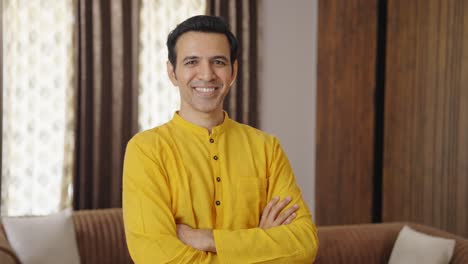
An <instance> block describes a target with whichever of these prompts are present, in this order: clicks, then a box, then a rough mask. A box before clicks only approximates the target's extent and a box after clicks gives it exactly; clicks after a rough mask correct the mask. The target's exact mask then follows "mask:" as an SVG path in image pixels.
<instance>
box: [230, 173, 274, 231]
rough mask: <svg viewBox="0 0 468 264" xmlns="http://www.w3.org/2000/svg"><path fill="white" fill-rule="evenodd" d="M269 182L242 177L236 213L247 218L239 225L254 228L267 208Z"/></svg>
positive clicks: (256, 178) (237, 194)
mask: <svg viewBox="0 0 468 264" xmlns="http://www.w3.org/2000/svg"><path fill="white" fill-rule="evenodd" d="M266 196H267V181H266V179H264V178H258V177H241V178H239V180H238V181H237V188H236V206H235V208H236V211H237V212H238V213H239V214H240V215H243V216H245V217H243V218H242V219H239V220H240V221H241V223H238V224H240V225H241V227H243V228H254V227H257V226H258V224H259V223H260V216H261V214H262V211H263V208H265V206H266V198H267V197H266Z"/></svg>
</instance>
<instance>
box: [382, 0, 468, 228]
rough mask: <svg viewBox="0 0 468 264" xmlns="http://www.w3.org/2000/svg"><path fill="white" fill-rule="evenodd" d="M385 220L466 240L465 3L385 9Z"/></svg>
mask: <svg viewBox="0 0 468 264" xmlns="http://www.w3.org/2000/svg"><path fill="white" fill-rule="evenodd" d="M386 69H387V71H386V84H385V87H386V94H385V133H384V162H383V220H384V221H415V222H419V223H423V224H427V225H431V226H435V227H437V228H441V229H445V230H447V231H450V232H453V233H456V234H458V235H462V236H465V237H466V236H468V213H467V208H468V179H467V177H468V1H466V0H447V1H439V0H415V1H404V0H392V1H389V7H388V37H387V60H386Z"/></svg>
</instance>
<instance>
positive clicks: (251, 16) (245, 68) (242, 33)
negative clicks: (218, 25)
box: [207, 0, 259, 127]
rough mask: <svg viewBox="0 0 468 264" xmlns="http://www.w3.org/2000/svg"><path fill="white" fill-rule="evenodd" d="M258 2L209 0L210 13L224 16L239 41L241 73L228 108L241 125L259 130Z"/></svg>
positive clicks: (248, 0) (229, 96) (227, 105)
mask: <svg viewBox="0 0 468 264" xmlns="http://www.w3.org/2000/svg"><path fill="white" fill-rule="evenodd" d="M257 5H258V4H257V1H250V0H207V14H209V15H216V16H221V17H223V18H224V19H225V20H226V21H227V22H228V23H229V24H230V25H231V30H232V32H233V33H234V35H236V37H237V39H238V40H239V46H240V54H239V73H238V76H237V81H236V83H235V84H234V86H233V87H232V89H231V92H230V93H229V94H228V96H227V97H226V100H225V102H224V108H225V109H226V111H227V112H228V113H229V116H230V117H231V118H233V119H235V120H237V121H239V122H242V123H245V124H248V125H251V126H254V127H258V125H259V124H258V98H257V97H258V96H257V94H258V80H257V49H258V47H257V42H258V41H257V31H258V25H257V24H258V23H257Z"/></svg>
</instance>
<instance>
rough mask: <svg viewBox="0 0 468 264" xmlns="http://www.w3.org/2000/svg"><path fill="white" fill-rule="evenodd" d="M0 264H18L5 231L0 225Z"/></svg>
mask: <svg viewBox="0 0 468 264" xmlns="http://www.w3.org/2000/svg"><path fill="white" fill-rule="evenodd" d="M0 263H2V264H20V261H19V258H18V256H17V255H16V253H15V252H14V251H13V248H11V245H10V242H8V239H7V236H6V233H5V229H4V228H3V225H2V224H0Z"/></svg>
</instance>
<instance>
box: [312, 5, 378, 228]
mask: <svg viewBox="0 0 468 264" xmlns="http://www.w3.org/2000/svg"><path fill="white" fill-rule="evenodd" d="M376 16H377V0H346V1H340V0H319V18H318V19H319V22H318V83H317V160H316V186H317V188H316V221H317V223H318V224H320V225H331V224H349V223H368V222H371V221H372V192H373V159H374V157H373V155H374V153H373V151H374V148H373V146H374V94H375V93H374V90H375V63H376V42H377V37H376V34H377V28H376V23H377V20H376Z"/></svg>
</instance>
